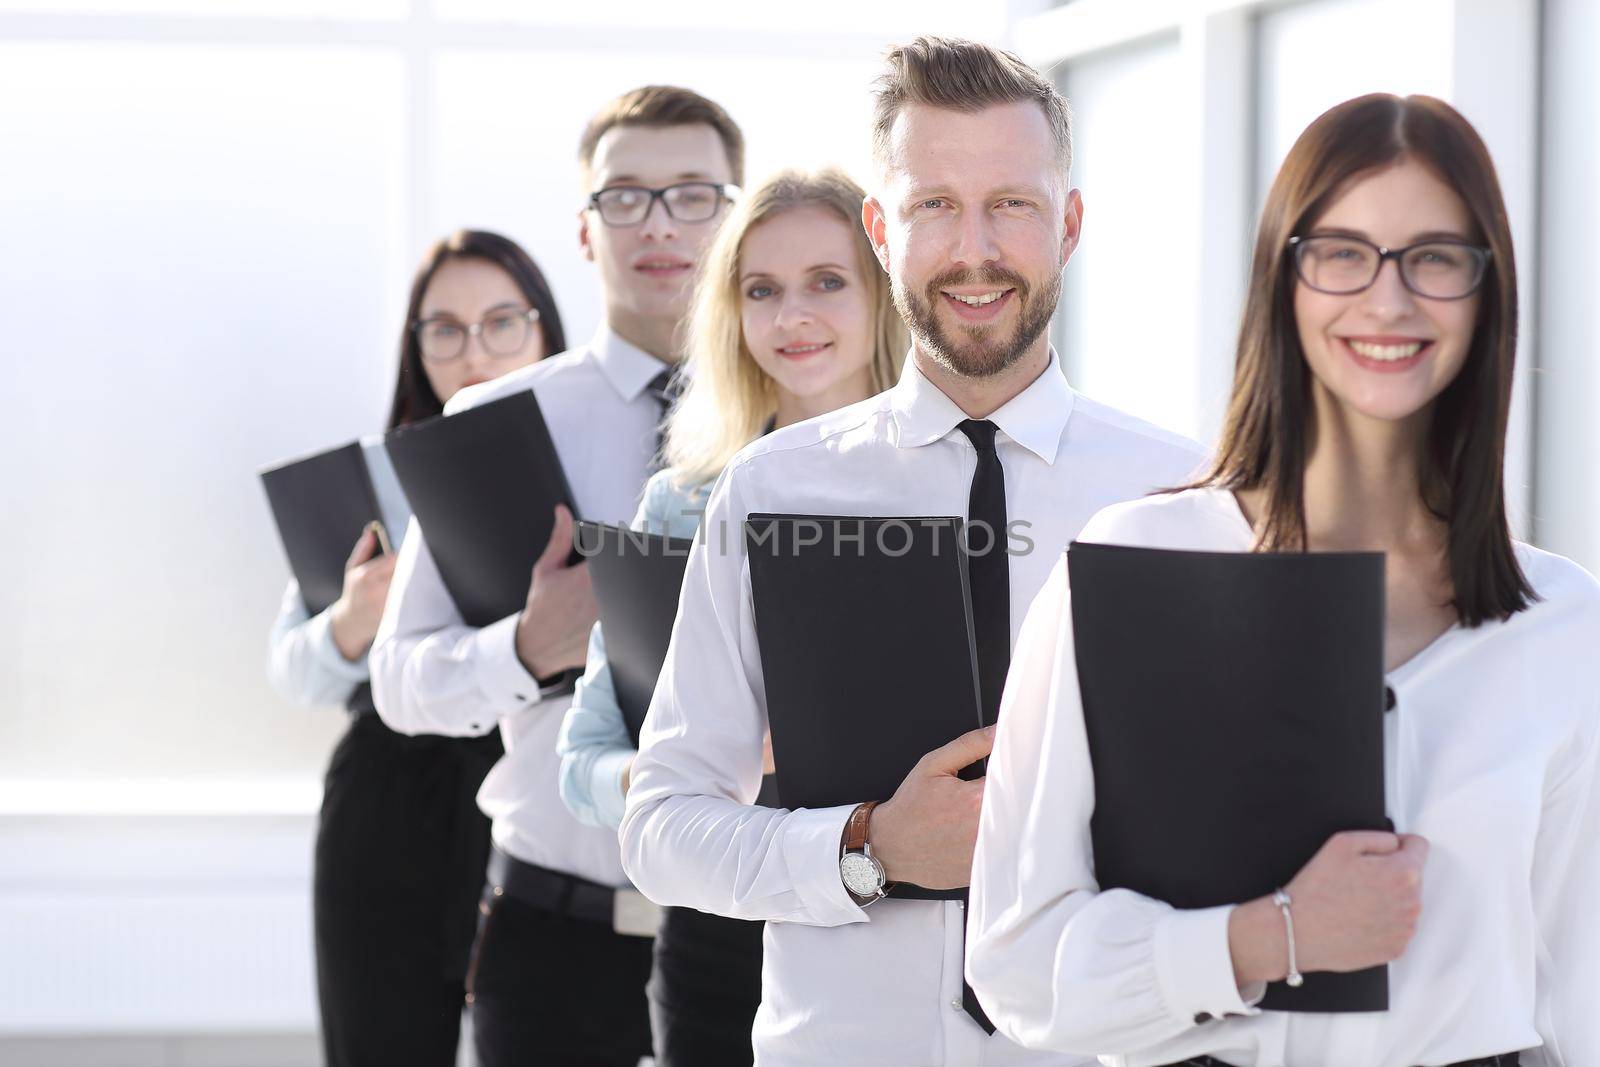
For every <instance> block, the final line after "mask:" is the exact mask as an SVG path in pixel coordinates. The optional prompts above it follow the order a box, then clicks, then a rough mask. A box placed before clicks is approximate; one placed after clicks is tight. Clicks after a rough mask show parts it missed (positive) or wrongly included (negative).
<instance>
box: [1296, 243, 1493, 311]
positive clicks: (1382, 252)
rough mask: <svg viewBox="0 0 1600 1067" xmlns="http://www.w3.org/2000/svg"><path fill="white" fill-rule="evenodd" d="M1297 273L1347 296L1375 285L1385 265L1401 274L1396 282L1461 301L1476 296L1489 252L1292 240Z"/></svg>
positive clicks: (1460, 246) (1455, 246)
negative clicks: (1389, 262)
mask: <svg viewBox="0 0 1600 1067" xmlns="http://www.w3.org/2000/svg"><path fill="white" fill-rule="evenodd" d="M1289 248H1290V250H1291V251H1293V253H1294V267H1295V272H1296V273H1297V274H1299V275H1300V280H1301V281H1303V282H1305V283H1306V284H1307V285H1309V286H1310V287H1311V288H1313V289H1315V290H1316V291H1317V292H1319V293H1330V294H1332V295H1334V296H1349V295H1350V294H1352V293H1359V292H1361V291H1363V290H1364V289H1367V288H1369V287H1370V286H1371V285H1372V283H1373V282H1375V281H1377V280H1378V272H1379V271H1381V270H1382V269H1383V264H1384V261H1385V260H1389V259H1392V260H1394V261H1395V263H1396V264H1397V265H1398V267H1399V269H1400V282H1401V284H1402V285H1404V286H1405V287H1406V288H1407V289H1409V290H1411V291H1412V292H1413V293H1416V294H1417V295H1418V296H1425V297H1427V298H1429V299H1430V300H1460V299H1462V298H1463V297H1468V296H1471V295H1472V294H1473V293H1475V292H1477V290H1478V286H1480V285H1482V284H1483V276H1484V272H1485V271H1486V270H1487V269H1488V266H1489V250H1488V249H1487V248H1481V247H1479V246H1478V245H1473V244H1468V243H1467V242H1465V241H1423V242H1420V243H1418V244H1414V245H1407V246H1406V247H1405V248H1383V247H1381V246H1379V245H1375V244H1373V243H1372V242H1371V241H1368V240H1365V239H1363V238H1360V237H1342V236H1331V235H1329V236H1321V237H1291V238H1289Z"/></svg>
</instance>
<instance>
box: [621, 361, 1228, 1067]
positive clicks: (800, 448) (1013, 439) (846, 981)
mask: <svg viewBox="0 0 1600 1067" xmlns="http://www.w3.org/2000/svg"><path fill="white" fill-rule="evenodd" d="M964 418H966V416H965V415H964V414H963V413H962V411H961V409H960V408H958V407H957V406H956V405H955V403H954V402H952V401H951V400H950V398H949V397H947V396H946V395H945V394H944V393H942V392H941V391H940V390H939V389H938V388H936V387H935V386H934V385H933V384H932V383H930V382H929V380H928V379H927V378H926V377H925V376H924V375H923V374H922V373H921V371H920V370H919V369H918V368H917V365H916V360H915V359H914V358H912V359H908V360H907V361H906V364H905V370H904V372H903V373H902V375H901V378H900V381H899V383H898V384H897V385H896V386H895V387H894V388H893V389H891V390H889V391H888V392H885V393H882V394H880V395H879V396H877V397H873V398H872V399H869V400H866V401H863V402H861V403H859V404H855V405H852V406H851V407H847V408H842V409H840V410H839V411H836V412H832V413H830V414H828V415H824V416H821V417H819V418H816V419H812V420H810V421H808V422H803V423H799V424H796V425H794V426H790V427H787V428H785V429H782V430H779V431H777V432H775V433H772V434H770V435H768V436H767V437H764V438H762V439H761V440H760V441H757V442H756V443H754V444H752V445H751V446H749V447H748V448H746V449H745V450H744V451H742V452H741V453H740V454H739V455H738V456H736V457H735V458H734V460H733V461H732V462H731V463H730V464H729V465H728V467H727V469H726V470H725V471H724V472H723V474H722V476H721V477H720V478H719V479H718V481H717V484H716V487H715V488H714V489H713V490H712V494H711V499H710V502H709V505H708V508H707V511H706V515H705V518H704V519H703V520H702V524H701V527H700V531H699V534H698V535H697V537H696V539H695V547H694V550H693V551H692V553H691V555H690V558H689V563H688V569H687V573H686V575H685V578H684V586H683V598H682V600H681V602H680V604H679V608H678V620H677V624H676V626H675V629H674V631H673V637H672V645H671V648H670V649H669V651H668V653H667V660H666V664H665V667H664V668H663V670H662V674H661V679H660V682H659V684H658V685H657V688H656V692H655V698H654V700H653V701H652V703H651V707H650V714H649V717H648V719H647V720H646V722H645V726H644V731H643V735H642V737H641V739H640V741H641V743H640V752H639V756H638V758H637V760H636V761H635V763H634V770H633V776H632V783H631V786H630V788H629V791H628V798H627V807H626V810H625V812H624V815H623V822H622V828H621V835H622V849H623V860H624V864H625V866H626V867H627V870H628V874H629V876H630V877H632V878H633V880H634V883H635V885H637V886H638V887H639V889H640V890H641V891H643V892H644V894H645V895H646V896H648V897H651V898H653V899H654V900H656V901H658V902H659V903H662V904H667V905H678V906H685V907H691V908H698V909H700V910H701V911H706V912H711V913H714V914H718V915H727V916H732V917H734V918H740V919H766V920H769V924H768V926H767V931H766V941H765V946H766V956H765V961H764V963H763V968H762V1002H761V1007H760V1010H759V1011H758V1012H757V1014H756V1021H755V1031H754V1035H753V1036H754V1043H755V1051H756V1062H757V1063H758V1064H761V1065H763V1067H782V1065H790V1064H793V1065H801V1064H804V1065H807V1067H815V1065H816V1064H823V1063H826V1064H830V1065H833V1067H844V1065H850V1064H860V1065H863V1067H865V1065H869V1064H870V1065H871V1067H895V1065H905V1067H930V1065H934V1064H947V1065H953V1064H1011V1063H1028V1064H1040V1063H1053V1064H1061V1063H1072V1062H1077V1061H1075V1060H1073V1059H1071V1058H1069V1057H1061V1056H1058V1055H1040V1054H1038V1053H1031V1052H1026V1051H1024V1050H1022V1049H1020V1048H1018V1047H1017V1046H1015V1045H1013V1044H1012V1043H1011V1042H1010V1041H1007V1040H1006V1039H1005V1038H1003V1037H995V1038H992V1039H991V1038H989V1037H988V1036H987V1035H985V1034H984V1032H983V1031H982V1030H981V1029H980V1028H979V1027H978V1025H977V1024H976V1023H975V1022H973V1021H972V1019H971V1018H970V1017H969V1016H968V1015H967V1014H966V1013H965V1012H964V1011H963V1010H962V1008H961V953H962V944H961V942H962V932H963V919H964V910H963V906H962V904H960V903H959V902H956V901H917V900H886V901H881V902H879V903H877V904H874V905H873V906H872V907H870V908H866V909H863V908H861V907H860V906H858V905H857V904H856V902H855V901H854V900H853V899H852V898H851V896H850V894H849V893H848V892H847V891H846V890H845V888H844V885H843V883H842V882H841V881H840V879H839V846H840V840H841V835H842V833H843V830H844V824H845V820H846V818H847V817H848V816H849V814H850V811H851V807H849V806H841V807H835V808H827V809H820V810H807V809H796V810H792V811H791V810H787V809H778V808H767V807H756V806H748V805H751V804H752V802H753V801H754V800H755V798H756V793H757V790H758V789H759V787H760V785H761V766H762V738H763V735H764V734H765V733H766V730H767V710H766V693H765V690H764V688H763V684H762V671H761V656H760V652H759V649H758V646H757V643H756V631H755V625H754V619H753V601H752V598H751V592H750V572H749V567H748V565H747V562H746V559H745V552H744V533H743V523H744V519H745V517H746V516H747V515H749V514H750V513H752V512H761V511H772V512H800V513H812V514H828V515H862V516H892V515H905V516H915V515H965V514H966V511H967V497H968V492H969V490H970V488H971V483H972V475H973V470H974V468H975V466H976V461H977V454H976V452H975V451H974V449H973V446H972V444H971V443H970V442H969V441H968V439H967V437H966V436H965V435H964V434H963V433H962V432H961V431H960V430H958V429H957V428H956V427H957V424H958V423H960V422H961V421H962V420H963V419H964ZM991 418H992V421H993V422H994V423H995V424H996V425H997V426H998V427H999V430H1000V432H999V433H998V434H997V435H996V441H997V450H998V453H999V457H1000V463H1001V466H1002V468H1003V469H1004V472H1005V486H1006V506H1007V514H1008V517H1009V520H1010V521H1011V522H1012V523H1013V524H1015V523H1017V522H1018V521H1022V522H1026V523H1028V524H1029V525H1028V526H1026V527H1021V528H1017V529H1016V532H1017V533H1019V534H1021V535H1023V536H1026V537H1029V538H1031V539H1032V541H1033V542H1034V549H1033V551H1032V552H1031V553H1028V554H1018V555H1012V556H1011V557H1009V562H1010V577H1011V627H1012V634H1013V635H1015V634H1016V632H1017V629H1018V627H1019V626H1020V624H1021V621H1022V618H1023V615H1024V613H1025V611H1026V608H1027V605H1028V603H1029V601H1031V600H1032V599H1033V596H1034V594H1035V593H1036V592H1038V590H1039V588H1040V587H1041V586H1042V585H1043V584H1044V580H1045V578H1046V576H1047V575H1048V574H1049V571H1050V568H1051V566H1052V565H1053V563H1054V562H1055V559H1056V558H1057V556H1058V555H1059V554H1060V552H1061V550H1062V548H1063V547H1064V546H1065V545H1066V544H1067V542H1068V541H1069V540H1070V539H1071V538H1072V537H1073V536H1074V535H1075V534H1076V533H1077V532H1078V529H1079V527H1080V526H1082V524H1083V523H1084V522H1086V521H1087V520H1088V519H1089V517H1090V516H1091V515H1093V514H1094V512H1096V511H1097V510H1099V509H1100V508H1101V507H1103V506H1105V505H1106V504H1108V503H1110V502H1112V501H1117V500H1125V499H1127V498H1129V497H1132V496H1137V495H1138V494H1140V493H1143V492H1145V491H1147V490H1149V489H1151V488H1153V487H1156V486H1163V485H1173V484H1177V483H1179V482H1181V481H1183V480H1184V479H1185V478H1186V477H1187V476H1189V475H1190V474H1191V472H1192V471H1193V469H1194V468H1195V466H1196V465H1197V463H1198V462H1199V460H1200V457H1201V453H1200V450H1199V448H1198V446H1196V445H1194V444H1193V443H1192V442H1189V441H1186V440H1184V439H1183V438H1180V437H1178V436H1176V435H1173V434H1169V433H1167V432H1165V431H1163V430H1159V429H1156V428H1155V427H1153V426H1150V425H1148V424H1146V423H1143V422H1140V421H1138V420H1137V419H1134V418H1131V417H1129V416H1127V415H1124V414H1121V413H1120V412H1116V411H1113V410H1111V409H1109V408H1106V407H1104V406H1102V405H1100V404H1097V403H1094V402H1093V401H1090V400H1088V399H1086V398H1084V397H1082V396H1078V395H1076V394H1075V393H1074V392H1073V391H1072V389H1071V388H1069V387H1068V385H1067V382H1066V379H1065V378H1064V377H1063V375H1062V373H1061V369H1060V365H1059V363H1058V361H1057V360H1056V358H1055V355H1054V353H1051V359H1050V364H1049V366H1048V367H1047V368H1046V369H1045V371H1044V372H1043V373H1042V374H1041V375H1040V376H1039V377H1038V378H1037V379H1036V380H1035V381H1034V382H1033V383H1031V384H1030V385H1029V386H1028V387H1027V388H1026V389H1024V390H1023V391H1022V392H1021V393H1019V394H1018V395H1017V396H1016V397H1015V398H1013V399H1012V400H1011V401H1010V402H1009V403H1007V404H1006V405H1005V406H1003V407H1002V408H1001V409H1000V410H998V411H996V412H995V413H994V415H993V416H991ZM900 621H901V620H897V619H896V618H895V605H893V604H885V605H883V625H884V626H886V627H889V626H895V625H898V624H899V623H900ZM896 712H897V713H899V714H907V715H914V714H916V709H915V708H905V709H896ZM776 756H777V760H778V762H779V764H780V765H781V764H782V761H783V753H782V752H781V751H780V752H778V753H776ZM860 799H861V800H863V801H866V800H887V799H888V798H887V797H862V798H860Z"/></svg>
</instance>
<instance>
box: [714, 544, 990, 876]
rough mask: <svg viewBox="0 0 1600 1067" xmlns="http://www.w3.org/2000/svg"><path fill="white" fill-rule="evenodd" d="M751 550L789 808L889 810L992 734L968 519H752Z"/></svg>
mask: <svg viewBox="0 0 1600 1067" xmlns="http://www.w3.org/2000/svg"><path fill="white" fill-rule="evenodd" d="M745 545H746V554H747V556H748V559H749V563H750V585H751V589H752V593H753V595H754V598H755V623H756V640H757V644H758V645H759V647H760V650H761V669H762V674H763V676H764V679H765V684H766V693H767V720H768V725H769V727H770V728H771V730H772V749H773V757H774V760H775V762H776V765H777V790H778V795H779V796H780V797H782V798H783V803H784V804H785V805H786V806H788V807H791V808H822V807H832V806H834V805H839V804H858V803H861V802H862V801H867V800H888V799H889V797H891V796H892V795H893V794H894V791H895V790H896V789H897V788H899V786H900V783H901V782H902V781H903V780H904V779H905V776H906V774H907V773H908V772H909V771H910V770H911V768H912V767H913V766H915V765H916V762H917V761H918V760H919V759H921V758H922V757H923V756H924V755H925V754H927V753H928V752H931V751H932V750H933V749H936V748H938V747H939V746H941V745H944V744H947V743H949V742H950V741H953V740H955V739H956V738H957V737H959V736H960V735H962V734H964V733H967V732H968V731H970V730H975V729H977V728H978V727H980V726H982V725H983V719H982V710H981V703H980V701H979V698H978V665H977V651H976V647H975V645H974V642H973V631H972V604H971V600H970V596H969V592H968V588H967V559H966V556H965V554H964V553H963V552H962V550H961V547H960V545H961V519H959V518H950V517H938V518H924V517H901V518H858V517H842V516H821V515H771V514H754V515H751V516H749V518H748V519H747V520H746V522H745ZM965 892H966V891H965V890H964V889H956V890H930V889H923V888H921V887H918V886H911V885H906V884H900V885H897V886H895V887H894V888H893V890H891V893H890V895H891V896H898V897H912V898H916V899H923V900H932V899H956V898H959V897H962V896H964V895H965Z"/></svg>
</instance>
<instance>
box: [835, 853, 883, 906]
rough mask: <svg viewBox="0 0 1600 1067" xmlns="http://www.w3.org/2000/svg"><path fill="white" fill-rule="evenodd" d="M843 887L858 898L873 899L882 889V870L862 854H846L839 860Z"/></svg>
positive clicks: (875, 861)
mask: <svg viewBox="0 0 1600 1067" xmlns="http://www.w3.org/2000/svg"><path fill="white" fill-rule="evenodd" d="M839 874H840V876H841V877H843V878H844V887H845V888H846V889H848V890H850V892H852V893H854V894H855V895H856V896H858V897H874V896H877V895H878V890H880V889H882V888H883V868H882V867H880V866H879V865H878V861H877V860H875V859H873V858H872V857H871V856H868V855H866V854H865V853H862V852H846V853H845V854H844V856H843V857H841V858H840V860H839Z"/></svg>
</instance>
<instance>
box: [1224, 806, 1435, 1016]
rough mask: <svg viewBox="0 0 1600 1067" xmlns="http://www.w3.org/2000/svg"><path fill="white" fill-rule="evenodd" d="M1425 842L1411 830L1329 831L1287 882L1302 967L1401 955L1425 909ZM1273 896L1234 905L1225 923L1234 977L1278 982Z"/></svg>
mask: <svg viewBox="0 0 1600 1067" xmlns="http://www.w3.org/2000/svg"><path fill="white" fill-rule="evenodd" d="M1427 859H1428V842H1427V841H1426V840H1425V839H1423V838H1421V837H1418V836H1417V835H1415V834H1391V833H1383V832H1378V831H1367V830H1352V831H1347V832H1345V833H1338V834H1334V835H1333V836H1332V837H1330V838H1329V839H1328V842H1327V844H1325V845H1323V846H1322V848H1321V849H1320V850H1318V852H1317V854H1316V855H1315V856H1313V857H1312V858H1311V861H1310V862H1309V863H1307V864H1306V865H1305V866H1304V867H1303V868H1301V870H1300V873H1299V874H1297V875H1295V877H1294V880H1293V881H1292V882H1290V883H1289V885H1288V887H1287V888H1288V892H1289V896H1290V898H1291V899H1292V900H1293V902H1294V903H1293V905H1292V911H1293V915H1294V939H1295V956H1296V958H1297V961H1298V963H1299V969H1300V970H1301V971H1304V972H1306V973H1310V972H1314V971H1359V970H1363V969H1365V968H1367V967H1374V966H1377V965H1379V964H1384V963H1390V962H1393V961H1394V960H1397V959H1399V958H1400V956H1401V955H1402V954H1404V952H1405V950H1406V946H1408V945H1409V944H1410V943H1411V938H1412V936H1413V935H1414V934H1415V933H1416V931H1417V920H1418V918H1419V917H1420V916H1421V914H1422V872H1423V867H1424V865H1425V864H1426V863H1427ZM1287 936H1288V934H1287V928H1286V926H1285V924H1284V920H1283V915H1282V913H1281V911H1280V909H1279V907H1278V905H1277V904H1276V903H1274V902H1273V900H1272V898H1271V897H1261V898H1260V899H1258V900H1253V901H1251V902H1250V903H1248V904H1243V905H1241V906H1240V907H1238V908H1237V909H1235V911H1234V913H1233V915H1232V917H1231V918H1230V921H1229V923H1228V946H1229V949H1230V951H1231V952H1232V955H1233V969H1234V977H1235V978H1236V979H1237V981H1238V982H1239V985H1240V987H1241V988H1242V987H1243V986H1245V985H1248V984H1250V983H1252V982H1277V981H1281V980H1282V979H1283V978H1284V977H1285V975H1286V974H1287V973H1288V971H1287V964H1288V960H1289V948H1288V944H1287Z"/></svg>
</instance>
